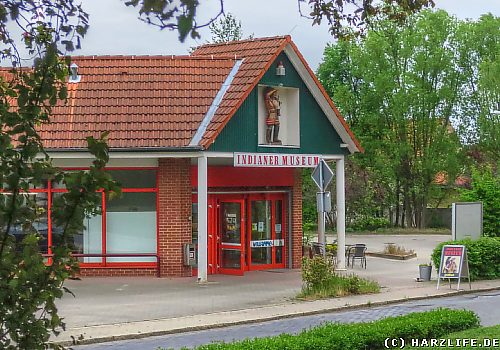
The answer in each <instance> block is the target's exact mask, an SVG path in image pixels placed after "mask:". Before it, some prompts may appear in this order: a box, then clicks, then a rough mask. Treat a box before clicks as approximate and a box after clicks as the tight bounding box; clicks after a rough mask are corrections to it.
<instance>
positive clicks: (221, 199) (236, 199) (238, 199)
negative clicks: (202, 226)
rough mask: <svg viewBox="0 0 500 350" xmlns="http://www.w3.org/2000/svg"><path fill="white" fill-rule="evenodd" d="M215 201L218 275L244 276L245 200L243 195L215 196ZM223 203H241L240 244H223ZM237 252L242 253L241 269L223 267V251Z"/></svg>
mask: <svg viewBox="0 0 500 350" xmlns="http://www.w3.org/2000/svg"><path fill="white" fill-rule="evenodd" d="M215 198H216V199H215V201H216V202H217V213H216V218H217V235H216V236H217V258H216V260H217V273H222V274H227V275H237V276H243V273H244V271H245V242H246V234H245V233H246V232H245V231H246V225H245V220H246V217H245V216H246V215H245V213H246V211H245V199H244V198H242V196H241V195H217V196H215ZM223 203H239V205H240V222H239V225H240V244H239V246H238V245H235V244H229V243H226V244H225V243H223V242H222V241H221V235H222V212H221V207H222V204H223ZM223 249H227V250H237V251H239V252H240V268H239V269H228V268H223V267H222V262H221V259H222V250H223Z"/></svg>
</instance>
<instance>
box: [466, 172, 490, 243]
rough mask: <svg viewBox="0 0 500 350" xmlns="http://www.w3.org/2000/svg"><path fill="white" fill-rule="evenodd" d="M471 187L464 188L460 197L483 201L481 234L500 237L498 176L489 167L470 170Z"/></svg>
mask: <svg viewBox="0 0 500 350" xmlns="http://www.w3.org/2000/svg"><path fill="white" fill-rule="evenodd" d="M471 185H472V188H471V189H469V190H464V191H462V193H461V194H460V199H461V200H462V201H464V202H482V203H483V234H484V235H485V236H489V237H500V220H498V218H500V177H499V176H498V175H497V174H495V172H494V171H493V169H492V168H491V167H488V166H486V167H484V168H483V169H481V168H474V169H473V170H472V183H471Z"/></svg>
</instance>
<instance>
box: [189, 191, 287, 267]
mask: <svg viewBox="0 0 500 350" xmlns="http://www.w3.org/2000/svg"><path fill="white" fill-rule="evenodd" d="M286 196H287V194H286V193H285V192H279V193H255V194H254V193H252V194H248V193H234V194H233V193H230V194H215V193H211V194H208V210H207V213H208V232H207V233H208V239H207V249H208V274H209V275H212V274H218V273H224V274H232V275H243V274H244V272H245V271H253V270H264V269H279V268H285V266H286V257H287V255H286V254H287V249H288V247H287V242H288V235H287V232H288V221H287V216H285V214H286V213H287V210H288V208H287V201H286ZM192 200H193V203H197V202H198V196H197V194H193V196H192ZM252 200H271V201H272V209H271V215H272V216H271V226H272V239H273V241H274V240H275V239H276V231H275V230H276V226H275V224H276V201H278V200H281V203H282V207H281V210H282V213H281V218H282V223H281V225H282V226H281V227H282V238H281V239H283V240H284V245H283V252H282V262H281V263H276V247H274V246H273V250H272V264H266V265H258V266H257V265H255V266H252V264H251V259H252V258H251V249H250V240H251V234H250V232H251V219H250V218H251V201H252ZM222 202H238V203H241V205H242V207H241V208H242V209H241V210H242V212H241V218H240V220H241V222H240V224H241V228H242V237H241V238H242V245H241V258H242V262H241V266H242V269H241V270H237V271H235V270H229V271H228V270H226V269H223V268H221V267H220V257H221V250H222V247H221V246H223V244H221V242H220V235H221V225H222V223H221V220H220V215H221V213H220V204H221V203H222ZM226 247H228V248H233V247H234V246H226ZM196 271H197V270H196V269H193V274H196Z"/></svg>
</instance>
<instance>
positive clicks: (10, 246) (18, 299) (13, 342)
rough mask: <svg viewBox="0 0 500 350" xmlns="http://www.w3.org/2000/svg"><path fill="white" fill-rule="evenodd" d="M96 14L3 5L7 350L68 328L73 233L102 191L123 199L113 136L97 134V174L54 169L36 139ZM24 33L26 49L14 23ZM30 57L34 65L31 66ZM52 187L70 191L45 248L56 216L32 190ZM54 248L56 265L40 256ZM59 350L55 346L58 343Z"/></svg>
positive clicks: (0, 110) (1, 293) (2, 260)
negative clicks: (63, 308) (47, 228)
mask: <svg viewBox="0 0 500 350" xmlns="http://www.w3.org/2000/svg"><path fill="white" fill-rule="evenodd" d="M87 18H88V17H87V15H86V13H85V12H83V10H82V9H81V7H80V6H79V5H75V4H74V2H73V1H72V0H57V1H53V0H51V1H48V0H47V1H14V0H12V1H3V2H2V3H1V4H0V40H1V42H2V49H1V53H0V55H1V57H2V62H5V61H10V62H11V66H12V68H11V69H4V70H2V71H1V74H0V91H1V95H0V183H1V187H0V347H1V348H2V349H15V348H21V349H41V348H46V347H47V346H48V344H49V336H50V333H51V332H54V333H57V332H58V331H59V330H60V328H61V327H64V323H63V322H62V319H61V318H60V317H59V315H58V314H57V308H56V306H55V300H56V299H57V298H60V297H61V296H62V294H63V290H64V287H63V283H64V280H65V279H67V278H68V277H69V276H70V275H72V274H73V273H75V272H76V270H77V267H78V263H77V261H76V260H75V259H74V258H72V257H71V255H70V252H71V240H72V235H73V234H74V233H76V232H79V231H81V230H82V229H83V219H84V217H85V216H86V215H92V214H95V213H96V212H98V210H97V209H96V208H97V204H98V203H99V202H100V194H99V193H97V192H96V191H97V190H99V189H103V190H104V191H106V192H109V193H110V194H111V193H119V188H118V187H117V186H116V184H115V183H114V182H113V181H111V179H110V176H109V175H108V174H106V173H105V172H104V165H105V164H106V161H107V160H108V149H107V146H106V143H105V136H106V135H103V136H102V138H101V139H98V140H96V139H93V138H88V139H87V140H88V145H89V152H90V153H92V154H93V155H94V156H95V160H94V162H93V165H92V166H91V167H90V169H89V170H88V171H85V172H73V173H64V172H62V171H61V170H59V169H56V168H54V167H53V166H52V164H51V160H50V158H49V156H48V154H47V153H46V152H45V150H44V148H43V143H42V140H41V139H40V137H39V136H38V133H37V128H38V126H39V125H40V124H43V123H47V122H49V116H50V112H51V109H52V107H54V106H55V105H56V104H57V103H62V101H64V99H65V98H66V96H67V89H66V84H65V79H66V76H67V74H68V64H69V59H67V58H64V57H63V56H61V55H62V49H63V48H64V49H65V50H67V51H71V50H72V49H73V48H74V47H75V46H78V45H79V42H80V38H81V37H83V35H84V34H85V32H86V30H87V26H88V24H87ZM14 25H17V26H18V29H20V31H21V33H22V43H19V42H17V41H16V39H15V37H14V36H13V35H12V31H9V29H12V26H14ZM23 54H25V55H27V56H28V59H29V62H32V63H33V65H32V67H31V68H25V67H22V64H23V63H24V62H25V57H24V56H23ZM48 181H52V182H55V183H63V184H64V185H65V186H66V189H67V192H66V193H64V194H62V195H61V196H58V197H54V198H51V199H50V200H52V201H53V205H52V208H53V211H52V214H51V218H52V222H53V224H54V225H55V226H57V227H59V228H60V237H59V238H60V239H59V242H58V244H57V245H53V246H51V247H48V251H42V250H41V242H42V241H43V239H44V235H43V231H44V227H43V226H44V222H47V218H48V213H47V210H46V208H45V207H44V205H43V201H44V200H45V201H48V200H49V199H48V198H42V200H40V198H39V196H37V195H35V194H33V193H32V192H30V191H32V189H33V188H40V187H42V186H44V185H46V184H47V182H48ZM41 252H48V253H49V255H48V261H46V259H45V258H44V257H43V256H42V254H40V253H41ZM54 347H55V346H54Z"/></svg>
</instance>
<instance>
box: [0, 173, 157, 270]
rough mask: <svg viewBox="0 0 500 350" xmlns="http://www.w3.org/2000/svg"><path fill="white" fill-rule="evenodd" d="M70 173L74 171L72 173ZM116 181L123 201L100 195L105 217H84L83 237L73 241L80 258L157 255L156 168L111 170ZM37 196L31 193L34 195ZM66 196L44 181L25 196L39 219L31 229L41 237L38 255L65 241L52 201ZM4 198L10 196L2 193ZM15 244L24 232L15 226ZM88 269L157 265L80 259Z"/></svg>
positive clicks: (132, 259)
mask: <svg viewBox="0 0 500 350" xmlns="http://www.w3.org/2000/svg"><path fill="white" fill-rule="evenodd" d="M68 171H71V170H68ZM107 171H108V172H109V173H110V174H111V176H112V177H113V179H115V180H117V181H118V182H120V183H121V185H122V196H121V197H120V198H115V199H113V200H108V199H107V198H105V196H104V195H103V196H102V203H101V205H102V215H96V216H93V217H89V218H85V220H84V226H85V228H84V229H82V231H81V232H79V233H77V234H75V235H74V236H73V237H72V240H71V242H70V243H69V244H70V247H71V249H72V251H73V253H76V254H96V255H106V254H126V255H127V254H132V255H133V254H155V253H156V250H157V248H156V247H157V244H156V243H157V242H156V236H157V235H156V233H157V227H156V223H157V215H156V214H157V213H156V203H157V183H156V169H108V170H107ZM31 192H33V193H31ZM65 192H66V189H65V187H64V184H63V183H55V182H54V181H52V182H51V183H48V182H46V183H45V184H44V185H41V186H36V188H33V189H31V190H30V193H26V194H23V195H24V196H25V197H26V200H30V201H35V204H36V207H37V213H39V217H38V218H37V220H36V221H35V222H34V223H33V226H34V228H35V229H36V230H38V232H40V234H41V235H42V239H41V241H40V251H41V252H42V253H51V249H50V245H52V246H56V245H58V244H61V242H62V234H63V228H62V227H57V226H56V225H55V224H54V223H53V221H52V220H49V212H50V211H51V210H52V208H49V200H48V199H49V198H52V199H53V198H56V197H57V196H61V195H62V194H63V193H65ZM0 195H1V196H2V197H1V198H2V199H6V196H8V195H9V194H8V193H0ZM12 231H13V234H14V235H15V236H16V239H18V240H22V238H23V237H24V231H23V229H21V227H14V228H13V230H12ZM79 260H80V262H82V263H88V264H99V265H101V264H102V266H104V265H105V264H108V263H109V264H112V263H154V262H156V258H155V257H134V256H125V257H102V256H97V257H96V256H84V257H79Z"/></svg>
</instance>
